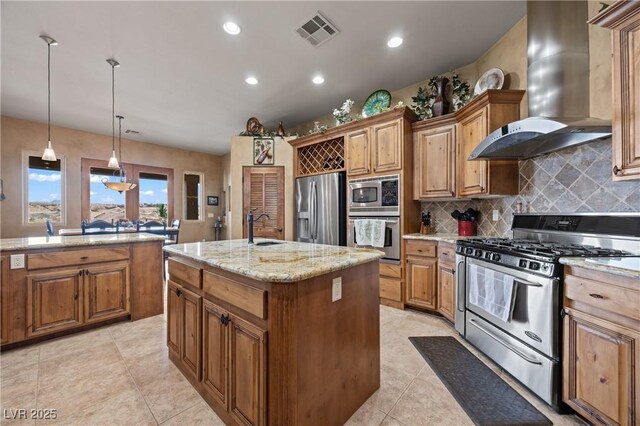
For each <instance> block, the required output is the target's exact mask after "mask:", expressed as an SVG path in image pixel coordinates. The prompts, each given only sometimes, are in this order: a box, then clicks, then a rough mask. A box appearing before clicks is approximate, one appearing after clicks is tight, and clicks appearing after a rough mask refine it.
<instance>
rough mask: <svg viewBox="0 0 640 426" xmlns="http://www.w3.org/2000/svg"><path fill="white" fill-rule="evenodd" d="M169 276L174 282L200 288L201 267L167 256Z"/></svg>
mask: <svg viewBox="0 0 640 426" xmlns="http://www.w3.org/2000/svg"><path fill="white" fill-rule="evenodd" d="M169 277H170V278H171V280H173V281H175V282H178V283H185V284H191V285H192V286H194V287H196V288H202V268H199V267H197V266H194V265H190V264H187V263H185V262H182V261H181V260H177V259H176V258H173V257H170V258H169Z"/></svg>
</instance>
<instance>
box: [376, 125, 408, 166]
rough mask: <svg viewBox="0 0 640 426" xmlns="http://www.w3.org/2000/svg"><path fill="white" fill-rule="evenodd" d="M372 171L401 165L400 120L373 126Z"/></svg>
mask: <svg viewBox="0 0 640 426" xmlns="http://www.w3.org/2000/svg"><path fill="white" fill-rule="evenodd" d="M372 133H373V137H372V139H373V152H372V154H373V172H374V173H384V172H389V171H392V170H400V168H401V167H402V142H403V141H402V120H396V121H392V122H390V123H384V124H378V125H376V126H373V128H372Z"/></svg>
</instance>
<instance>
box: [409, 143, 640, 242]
mask: <svg viewBox="0 0 640 426" xmlns="http://www.w3.org/2000/svg"><path fill="white" fill-rule="evenodd" d="M519 167H520V195H517V196H512V197H502V198H493V199H470V200H464V201H437V202H423V203H422V210H424V211H430V212H431V218H432V219H431V221H432V226H433V227H434V231H433V232H437V233H456V232H458V224H457V221H456V220H455V219H453V218H452V217H451V212H452V211H454V210H456V209H458V210H460V211H464V210H466V209H468V208H469V207H472V208H474V209H476V210H480V212H481V217H480V220H479V221H478V235H491V236H508V235H509V234H510V232H509V230H510V228H511V220H512V216H513V213H514V212H515V210H516V205H517V203H518V202H520V203H522V211H523V212H530V213H546V212H562V213H574V212H623V211H640V180H632V181H624V182H613V181H612V180H611V167H612V163H611V140H604V141H598V142H591V143H588V144H585V145H581V146H577V147H571V148H567V149H564V150H562V151H557V152H554V153H551V154H547V155H544V156H541V157H536V158H531V159H527V160H523V161H520V164H519ZM493 210H498V211H499V212H500V219H499V220H498V221H497V222H493V221H492V220H491V218H492V211H493Z"/></svg>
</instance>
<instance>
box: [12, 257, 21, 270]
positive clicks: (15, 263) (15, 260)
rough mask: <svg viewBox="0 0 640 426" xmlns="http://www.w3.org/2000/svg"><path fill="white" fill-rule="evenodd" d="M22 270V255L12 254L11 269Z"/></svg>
mask: <svg viewBox="0 0 640 426" xmlns="http://www.w3.org/2000/svg"><path fill="white" fill-rule="evenodd" d="M23 268H24V254H12V255H11V269H23Z"/></svg>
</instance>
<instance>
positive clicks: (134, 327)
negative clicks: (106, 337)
mask: <svg viewBox="0 0 640 426" xmlns="http://www.w3.org/2000/svg"><path fill="white" fill-rule="evenodd" d="M158 329H166V322H165V321H164V319H163V315H156V316H153V317H149V318H144V319H141V320H138V321H126V322H122V323H118V324H114V325H113V326H110V327H109V328H108V331H109V333H111V335H112V336H113V338H114V339H115V340H116V341H118V340H123V339H124V340H126V339H131V338H132V337H134V336H135V337H139V336H143V335H144V333H145V332H148V331H155V330H158Z"/></svg>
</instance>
